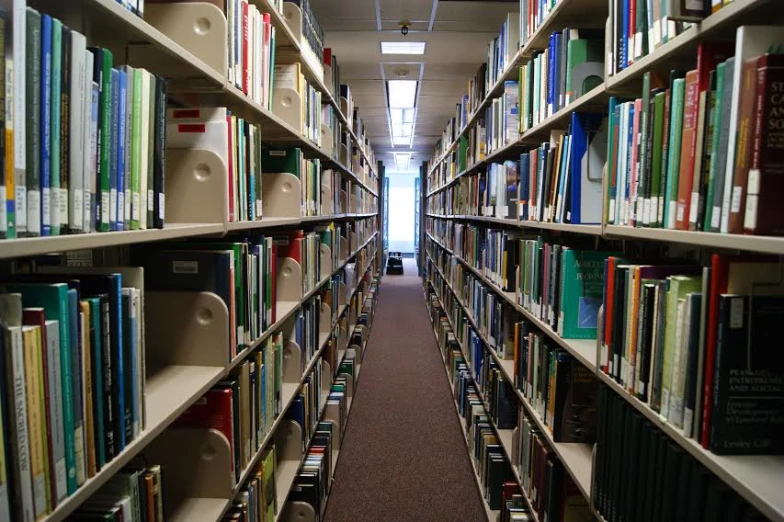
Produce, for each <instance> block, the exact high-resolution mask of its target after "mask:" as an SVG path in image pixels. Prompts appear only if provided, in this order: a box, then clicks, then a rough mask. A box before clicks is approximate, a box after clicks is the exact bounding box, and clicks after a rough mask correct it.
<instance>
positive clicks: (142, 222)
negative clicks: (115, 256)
mask: <svg viewBox="0 0 784 522" xmlns="http://www.w3.org/2000/svg"><path fill="white" fill-rule="evenodd" d="M139 70H140V71H141V72H142V127H141V135H140V140H141V158H140V162H139V163H140V165H141V168H140V169H139V181H140V185H141V188H140V190H139V194H140V197H139V228H140V229H142V230H145V229H146V228H147V198H146V197H145V195H146V194H147V167H148V163H149V141H150V111H149V106H150V73H149V72H148V71H146V70H144V69H139Z"/></svg>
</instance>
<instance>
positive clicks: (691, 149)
mask: <svg viewBox="0 0 784 522" xmlns="http://www.w3.org/2000/svg"><path fill="white" fill-rule="evenodd" d="M699 105H700V87H699V78H698V76H697V70H696V69H695V70H693V71H689V72H687V73H686V98H685V100H684V107H683V135H682V137H681V164H680V173H679V175H678V202H677V207H676V210H675V228H676V229H678V230H687V229H688V228H689V207H690V203H691V188H692V181H693V179H694V155H695V153H696V148H697V109H698V108H699Z"/></svg>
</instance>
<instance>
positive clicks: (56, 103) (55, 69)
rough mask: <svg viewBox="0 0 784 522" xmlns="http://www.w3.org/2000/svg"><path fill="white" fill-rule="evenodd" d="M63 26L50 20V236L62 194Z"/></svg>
mask: <svg viewBox="0 0 784 522" xmlns="http://www.w3.org/2000/svg"><path fill="white" fill-rule="evenodd" d="M62 33H63V24H62V22H60V20H58V19H56V18H52V87H51V88H52V94H51V100H52V104H51V107H52V116H51V123H52V125H51V131H50V133H49V135H50V136H51V140H52V145H51V151H52V152H51V154H50V155H49V165H50V167H49V168H50V173H51V185H50V191H51V198H52V209H51V223H52V235H53V236H57V235H60V216H61V211H60V207H61V206H62V204H63V203H62V193H61V191H60V92H61V87H62V85H61V82H62V59H63V58H62V56H63V55H62V39H63V34H62Z"/></svg>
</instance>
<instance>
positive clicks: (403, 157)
mask: <svg viewBox="0 0 784 522" xmlns="http://www.w3.org/2000/svg"><path fill="white" fill-rule="evenodd" d="M393 154H394V156H395V167H396V168H397V170H400V171H407V170H408V166H409V164H410V163H411V153H410V152H395V153H393Z"/></svg>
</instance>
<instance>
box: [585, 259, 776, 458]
mask: <svg viewBox="0 0 784 522" xmlns="http://www.w3.org/2000/svg"><path fill="white" fill-rule="evenodd" d="M604 270H605V272H604V278H603V279H604V289H603V301H604V303H603V310H604V316H603V318H602V321H601V323H600V324H599V334H600V336H599V337H600V340H601V353H600V356H599V369H600V371H602V372H604V373H606V374H607V375H609V376H610V377H611V378H612V379H614V380H615V381H616V382H618V384H619V385H620V386H622V387H623V388H624V389H625V390H626V392H627V393H629V394H631V395H633V396H635V397H637V399H639V400H640V401H642V402H644V403H646V404H647V405H648V406H649V407H650V408H651V409H653V410H654V411H655V412H657V413H658V414H659V416H661V417H662V418H663V419H665V420H666V422H667V423H669V424H670V425H672V426H673V427H674V428H675V429H676V430H678V431H681V432H682V434H683V436H684V437H687V438H692V439H694V440H695V441H697V442H698V443H699V444H701V445H702V446H703V447H704V448H706V449H709V450H710V451H712V452H714V453H718V454H750V453H758V454H773V453H781V452H782V451H784V446H783V445H782V444H781V441H782V440H784V439H783V438H782V435H784V431H783V430H784V423H782V421H781V418H782V417H781V413H782V411H784V410H782V402H784V395H783V394H782V391H781V388H780V386H778V385H777V384H776V383H779V382H781V379H782V376H784V359H782V357H781V356H780V355H779V354H778V353H777V352H776V350H771V346H770V344H769V343H768V342H766V339H771V335H773V332H775V328H776V325H777V324H778V321H780V320H781V319H782V317H784V297H783V296H784V290H783V289H782V285H781V278H780V264H779V262H778V260H777V259H775V258H757V257H741V256H726V255H722V254H714V255H713V257H712V260H711V264H710V266H706V267H702V266H700V265H698V264H695V263H691V262H688V261H687V262H684V261H682V260H676V259H673V260H667V259H665V260H661V261H659V262H654V263H651V262H650V261H649V260H641V261H635V260H633V259H632V260H627V259H624V258H620V257H614V256H613V257H609V258H608V259H607V260H606V261H605V263H604ZM626 314H628V315H626Z"/></svg>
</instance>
